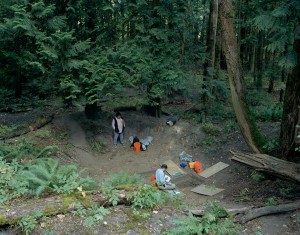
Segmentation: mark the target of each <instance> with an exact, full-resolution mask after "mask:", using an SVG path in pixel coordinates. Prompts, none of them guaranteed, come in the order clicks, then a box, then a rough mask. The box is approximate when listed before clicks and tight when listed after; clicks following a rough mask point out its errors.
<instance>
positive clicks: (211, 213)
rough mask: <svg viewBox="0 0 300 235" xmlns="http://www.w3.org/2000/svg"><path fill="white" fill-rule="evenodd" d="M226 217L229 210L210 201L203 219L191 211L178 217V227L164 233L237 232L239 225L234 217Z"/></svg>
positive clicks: (172, 234)
mask: <svg viewBox="0 0 300 235" xmlns="http://www.w3.org/2000/svg"><path fill="white" fill-rule="evenodd" d="M224 217H228V214H227V212H226V211H225V210H224V209H223V208H221V207H219V206H218V205H217V204H216V203H210V205H209V206H208V208H207V209H206V210H205V213H204V215H203V217H202V218H201V219H200V218H197V217H194V216H193V215H192V214H191V213H190V214H189V216H188V217H186V218H181V219H178V220H177V221H176V222H175V223H176V227H174V228H172V229H170V230H169V231H166V232H165V233H164V234H168V235H169V234H170V235H176V234H178V235H179V234H186V235H193V234H206V235H209V234H212V235H219V234H224V235H225V234H237V228H238V226H237V225H235V224H234V223H233V219H232V218H231V217H229V218H225V219H223V218H224Z"/></svg>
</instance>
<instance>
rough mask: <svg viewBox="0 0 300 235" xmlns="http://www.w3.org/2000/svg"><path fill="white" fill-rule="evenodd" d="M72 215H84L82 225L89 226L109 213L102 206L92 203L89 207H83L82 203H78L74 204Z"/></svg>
mask: <svg viewBox="0 0 300 235" xmlns="http://www.w3.org/2000/svg"><path fill="white" fill-rule="evenodd" d="M76 209H77V210H75V211H73V215H76V216H80V217H84V223H83V225H84V226H86V227H91V226H93V225H95V224H97V223H99V222H101V221H103V220H104V216H105V215H108V214H110V212H109V210H107V209H105V208H104V207H103V206H101V207H98V206H96V205H93V206H91V207H89V208H87V209H86V208H84V207H83V206H82V204H80V203H78V204H77V205H76Z"/></svg>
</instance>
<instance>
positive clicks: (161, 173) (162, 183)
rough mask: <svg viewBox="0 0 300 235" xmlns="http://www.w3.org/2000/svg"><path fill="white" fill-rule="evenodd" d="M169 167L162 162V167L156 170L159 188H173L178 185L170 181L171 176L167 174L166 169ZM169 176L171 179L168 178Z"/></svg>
mask: <svg viewBox="0 0 300 235" xmlns="http://www.w3.org/2000/svg"><path fill="white" fill-rule="evenodd" d="M167 169H168V166H167V165H166V164H162V165H161V167H160V168H159V169H157V170H156V172H155V179H156V184H157V186H158V188H159V189H162V190H172V189H175V187H176V186H175V184H172V183H170V182H169V180H170V177H168V176H166V175H165V171H166V170H167ZM167 177H168V178H169V180H166V178H167Z"/></svg>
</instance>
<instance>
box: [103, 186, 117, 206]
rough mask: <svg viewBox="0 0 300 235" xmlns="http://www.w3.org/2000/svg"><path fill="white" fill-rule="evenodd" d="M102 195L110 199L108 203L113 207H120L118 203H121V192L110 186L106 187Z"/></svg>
mask: <svg viewBox="0 0 300 235" xmlns="http://www.w3.org/2000/svg"><path fill="white" fill-rule="evenodd" d="M102 193H103V195H104V196H105V197H106V198H108V202H110V203H111V204H112V205H113V206H116V205H118V202H119V201H120V199H119V194H120V190H117V189H114V188H113V187H111V186H110V185H106V187H105V188H104V190H103V191H102Z"/></svg>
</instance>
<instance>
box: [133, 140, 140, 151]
mask: <svg viewBox="0 0 300 235" xmlns="http://www.w3.org/2000/svg"><path fill="white" fill-rule="evenodd" d="M133 150H134V152H136V153H139V152H140V151H141V143H140V142H135V143H134V144H133Z"/></svg>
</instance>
